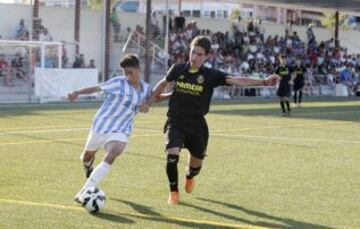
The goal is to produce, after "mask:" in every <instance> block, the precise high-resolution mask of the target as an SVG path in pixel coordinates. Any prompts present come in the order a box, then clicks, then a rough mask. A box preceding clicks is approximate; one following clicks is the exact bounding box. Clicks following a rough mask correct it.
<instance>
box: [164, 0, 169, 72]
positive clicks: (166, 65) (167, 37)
mask: <svg viewBox="0 0 360 229" xmlns="http://www.w3.org/2000/svg"><path fill="white" fill-rule="evenodd" d="M165 12H166V20H165V24H166V25H165V40H164V42H165V43H164V52H165V72H166V71H167V68H168V62H169V0H166V11H165Z"/></svg>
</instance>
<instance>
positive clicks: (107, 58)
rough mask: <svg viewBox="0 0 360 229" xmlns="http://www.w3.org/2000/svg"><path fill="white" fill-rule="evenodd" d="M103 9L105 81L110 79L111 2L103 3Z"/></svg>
mask: <svg viewBox="0 0 360 229" xmlns="http://www.w3.org/2000/svg"><path fill="white" fill-rule="evenodd" d="M103 4H104V5H103V7H104V13H105V15H104V19H105V21H104V23H105V36H104V54H103V55H104V69H103V79H104V80H105V81H106V80H108V79H109V78H110V11H111V10H110V8H111V0H105V1H103Z"/></svg>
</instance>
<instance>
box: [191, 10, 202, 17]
mask: <svg viewBox="0 0 360 229" xmlns="http://www.w3.org/2000/svg"><path fill="white" fill-rule="evenodd" d="M192 16H193V17H200V10H193V12H192Z"/></svg>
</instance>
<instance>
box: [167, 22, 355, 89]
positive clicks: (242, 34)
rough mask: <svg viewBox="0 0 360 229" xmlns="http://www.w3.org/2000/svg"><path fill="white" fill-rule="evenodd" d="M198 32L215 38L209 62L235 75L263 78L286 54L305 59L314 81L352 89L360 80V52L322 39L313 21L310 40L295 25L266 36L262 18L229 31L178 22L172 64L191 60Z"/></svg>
mask: <svg viewBox="0 0 360 229" xmlns="http://www.w3.org/2000/svg"><path fill="white" fill-rule="evenodd" d="M169 28H170V27H169ZM196 35H203V36H207V37H208V38H209V39H210V40H211V43H212V45H211V51H210V55H209V59H208V61H207V62H206V65H207V66H209V67H213V68H217V69H221V70H223V71H226V72H229V73H231V74H233V75H242V76H252V77H260V78H262V77H264V76H266V75H269V74H271V73H273V72H274V69H275V67H276V66H277V65H278V58H277V57H278V56H279V55H281V54H285V55H286V58H287V59H288V63H290V64H293V63H294V60H295V58H301V59H302V61H303V63H304V65H305V66H306V67H307V69H308V72H307V76H308V82H309V83H310V84H335V83H343V84H345V85H347V86H348V87H349V89H350V90H352V89H353V88H355V87H356V85H357V84H359V83H360V54H357V55H350V54H348V50H347V49H346V48H344V47H340V46H339V45H335V41H334V39H329V40H326V41H321V42H318V41H317V40H316V37H315V34H314V31H313V28H312V25H311V24H310V25H309V26H308V28H307V31H306V35H307V40H301V39H300V37H299V36H298V34H297V32H296V31H293V29H292V26H291V25H289V26H287V27H286V29H285V33H284V35H283V36H281V35H277V36H267V37H265V35H264V27H263V25H262V22H261V20H259V21H257V22H254V21H250V22H249V23H247V24H244V23H241V22H235V23H234V24H233V26H232V31H227V32H225V33H223V32H214V31H210V30H201V29H199V28H198V27H197V25H196V21H191V22H189V23H187V25H186V26H184V28H181V27H180V26H176V25H175V26H174V27H173V28H172V29H170V34H169V54H170V63H169V65H171V64H174V63H179V62H183V61H186V60H187V59H188V56H186V55H187V54H188V53H189V47H190V41H191V40H192V38H193V37H194V36H196Z"/></svg>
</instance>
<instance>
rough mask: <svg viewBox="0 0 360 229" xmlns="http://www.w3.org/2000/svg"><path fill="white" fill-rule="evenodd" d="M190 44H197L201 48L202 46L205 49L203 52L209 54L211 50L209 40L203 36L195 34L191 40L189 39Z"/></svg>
mask: <svg viewBox="0 0 360 229" xmlns="http://www.w3.org/2000/svg"><path fill="white" fill-rule="evenodd" d="M191 46H192V47H193V46H199V47H201V48H203V49H204V50H205V54H206V55H207V54H209V52H210V50H211V43H210V40H209V39H208V38H207V37H205V36H196V37H195V38H194V39H193V40H192V41H191Z"/></svg>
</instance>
